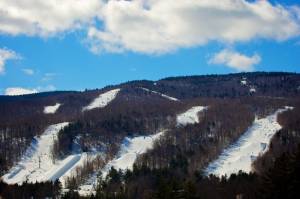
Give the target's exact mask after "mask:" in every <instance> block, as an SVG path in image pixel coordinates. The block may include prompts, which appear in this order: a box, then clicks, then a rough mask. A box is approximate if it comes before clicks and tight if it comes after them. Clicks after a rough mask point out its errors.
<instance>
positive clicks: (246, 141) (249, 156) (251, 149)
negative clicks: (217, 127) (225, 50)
mask: <svg viewBox="0 0 300 199" xmlns="http://www.w3.org/2000/svg"><path fill="white" fill-rule="evenodd" d="M289 109H291V107H285V108H284V109H279V110H277V111H276V112H275V113H274V114H272V115H269V116H268V117H265V118H262V119H255V121H254V122H253V124H252V126H251V127H250V128H249V129H248V130H247V131H246V132H245V133H244V134H243V135H242V136H241V137H240V138H239V140H238V141H237V142H236V143H234V144H233V145H231V146H230V147H229V148H227V149H226V150H224V151H223V153H222V154H221V155H220V156H219V158H218V159H217V160H215V161H213V162H212V163H211V164H209V166H208V168H207V169H206V170H205V173H206V174H214V175H217V176H222V175H226V176H227V177H229V176H230V175H231V174H233V173H238V172H239V171H240V170H242V171H244V172H247V173H249V172H251V170H252V162H253V161H254V160H255V159H256V158H257V156H258V155H260V154H263V153H264V152H266V151H267V150H268V147H269V143H270V140H271V138H272V137H273V135H274V134H275V133H276V132H277V131H278V130H280V129H281V126H280V125H279V123H278V122H277V115H278V114H279V113H281V112H284V111H286V110H289Z"/></svg>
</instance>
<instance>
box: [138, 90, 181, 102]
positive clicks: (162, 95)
mask: <svg viewBox="0 0 300 199" xmlns="http://www.w3.org/2000/svg"><path fill="white" fill-rule="evenodd" d="M140 88H141V89H142V90H144V91H147V92H151V93H154V94H157V95H160V96H161V97H163V98H166V99H168V100H171V101H179V99H177V98H175V97H170V96H168V95H165V94H163V93H159V92H157V91H152V90H149V89H148V88H143V87H140Z"/></svg>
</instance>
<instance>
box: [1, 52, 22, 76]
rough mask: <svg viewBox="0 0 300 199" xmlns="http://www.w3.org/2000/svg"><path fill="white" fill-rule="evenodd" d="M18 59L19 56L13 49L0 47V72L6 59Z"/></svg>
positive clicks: (3, 68)
mask: <svg viewBox="0 0 300 199" xmlns="http://www.w3.org/2000/svg"><path fill="white" fill-rule="evenodd" d="M13 59H19V56H18V55H17V53H16V52H14V51H13V50H9V49H6V48H2V49H1V48H0V74H3V73H4V72H5V64H6V61H8V60H13Z"/></svg>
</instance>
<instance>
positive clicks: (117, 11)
mask: <svg viewBox="0 0 300 199" xmlns="http://www.w3.org/2000/svg"><path fill="white" fill-rule="evenodd" d="M299 13H300V11H299V9H296V8H295V7H283V6H282V5H279V4H276V5H273V4H271V3H270V2H268V1H252V2H249V1H246V0H222V1H220V0H190V1H183V0H182V1H174V0H133V1H125V0H119V1H108V2H107V3H106V4H104V5H103V7H102V12H101V15H99V16H100V18H101V20H102V21H103V24H104V25H103V28H101V29H100V28H96V27H90V28H89V30H88V39H89V41H90V47H91V50H92V51H93V52H102V51H110V52H122V51H126V50H130V51H134V52H141V53H146V54H152V53H154V54H159V53H166V52H170V51H174V50H177V49H178V48H188V47H195V46H201V45H205V44H206V43H208V42H210V41H219V42H224V43H234V42H240V41H241V42H245V41H249V40H251V39H255V38H267V39H274V40H277V41H282V40H286V39H289V38H291V37H295V36H298V35H299V33H300V20H299V17H298V16H299Z"/></svg>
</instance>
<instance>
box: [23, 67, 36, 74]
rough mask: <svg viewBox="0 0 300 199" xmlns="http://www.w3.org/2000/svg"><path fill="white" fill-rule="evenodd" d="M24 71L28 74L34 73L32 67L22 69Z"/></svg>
mask: <svg viewBox="0 0 300 199" xmlns="http://www.w3.org/2000/svg"><path fill="white" fill-rule="evenodd" d="M22 71H23V73H25V74H26V75H34V70H32V69H30V68H23V69H22Z"/></svg>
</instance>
